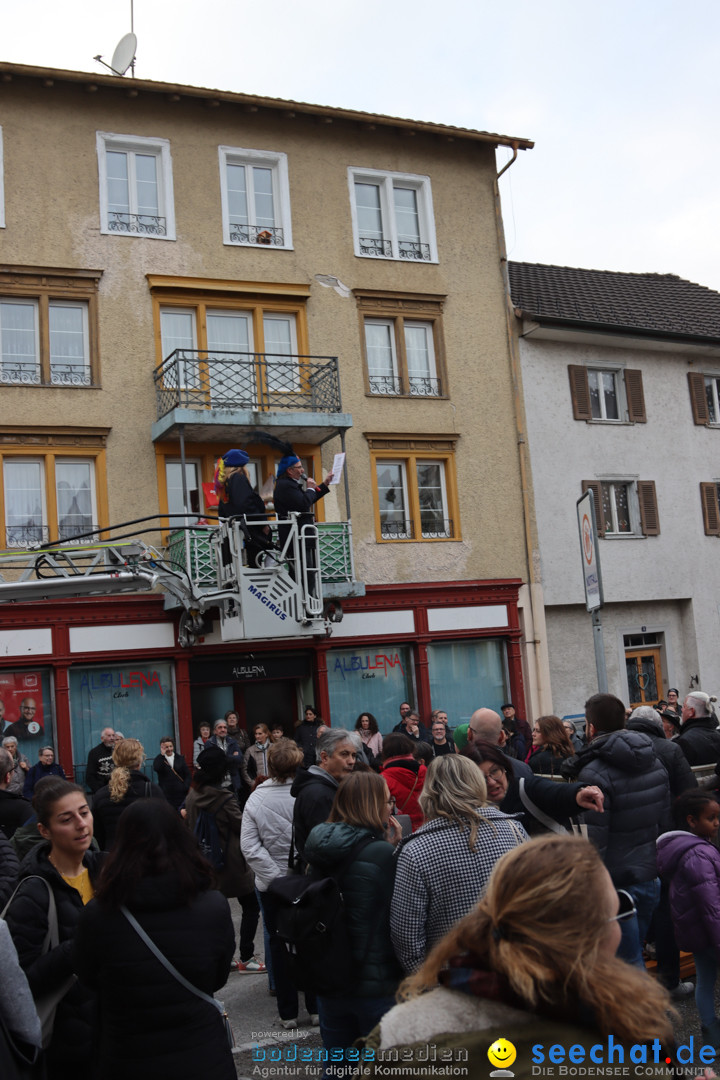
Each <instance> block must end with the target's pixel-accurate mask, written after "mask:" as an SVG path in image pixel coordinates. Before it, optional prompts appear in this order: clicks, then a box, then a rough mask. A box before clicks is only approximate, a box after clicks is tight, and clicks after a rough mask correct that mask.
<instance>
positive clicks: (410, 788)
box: [382, 754, 427, 832]
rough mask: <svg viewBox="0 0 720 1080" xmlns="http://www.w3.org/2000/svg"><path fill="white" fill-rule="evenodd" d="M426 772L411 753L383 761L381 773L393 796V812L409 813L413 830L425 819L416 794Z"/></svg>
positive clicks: (419, 789) (423, 766)
mask: <svg viewBox="0 0 720 1080" xmlns="http://www.w3.org/2000/svg"><path fill="white" fill-rule="evenodd" d="M426 773H427V768H426V766H425V765H424V764H422V763H421V762H419V761H416V760H415V758H414V757H413V756H412V755H411V754H408V755H407V756H405V755H403V757H394V758H389V759H388V760H387V761H385V762H383V767H382V775H383V776H384V777H385V781H386V782H387V786H388V787H389V788H390V794H391V795H393V796H394V798H395V813H396V814H409V815H410V820H411V821H412V827H413V832H415V830H416V829H419V828H420V826H421V825H422V823H423V821H424V820H425V819H424V817H423V812H422V810H421V809H420V806H419V804H418V795H419V794H420V792H421V791H422V787H423V784H424V783H425V774H426Z"/></svg>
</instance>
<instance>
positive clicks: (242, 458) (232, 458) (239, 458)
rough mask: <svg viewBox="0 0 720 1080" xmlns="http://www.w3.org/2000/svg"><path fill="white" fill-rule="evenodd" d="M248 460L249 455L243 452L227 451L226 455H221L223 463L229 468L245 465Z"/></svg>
mask: <svg viewBox="0 0 720 1080" xmlns="http://www.w3.org/2000/svg"><path fill="white" fill-rule="evenodd" d="M249 460H250V455H249V454H246V453H245V451H244V450H228V452H227V453H226V454H223V461H224V462H225V464H226V465H230V466H231V467H233V466H238V465H247V463H248V461H249Z"/></svg>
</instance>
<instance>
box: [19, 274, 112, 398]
mask: <svg viewBox="0 0 720 1080" xmlns="http://www.w3.org/2000/svg"><path fill="white" fill-rule="evenodd" d="M99 279H100V274H99V273H96V272H94V271H68V272H67V273H62V272H57V271H54V272H53V271H48V272H47V273H42V274H41V273H38V272H37V271H27V270H23V269H22V268H6V269H5V270H4V271H2V272H0V382H2V383H6V384H18V385H21V386H93V385H97V384H98V381H99V364H98V345H97V289H98V282H99Z"/></svg>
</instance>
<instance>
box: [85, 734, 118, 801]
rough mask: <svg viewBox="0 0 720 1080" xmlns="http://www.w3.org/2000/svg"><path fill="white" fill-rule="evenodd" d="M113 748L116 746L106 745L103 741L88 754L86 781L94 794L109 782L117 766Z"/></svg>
mask: <svg viewBox="0 0 720 1080" xmlns="http://www.w3.org/2000/svg"><path fill="white" fill-rule="evenodd" d="M113 749H114V747H112V746H106V745H105V743H102V742H101V743H100V744H99V745H98V746H93V748H92V750H91V751H90V753H89V754H88V759H87V765H86V766H85V783H86V784H87V786H88V787H89V788H90V790H91V791H92V793H93V794H95V792H96V791H99V790H100V788H101V787H103V786H104V785H105V784H107V782H108V780H109V779H110V773H111V772H112V771H113V769H114V768H115V762H114V761H113V759H112V755H113Z"/></svg>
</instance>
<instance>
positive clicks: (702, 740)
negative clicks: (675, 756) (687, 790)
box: [675, 690, 720, 765]
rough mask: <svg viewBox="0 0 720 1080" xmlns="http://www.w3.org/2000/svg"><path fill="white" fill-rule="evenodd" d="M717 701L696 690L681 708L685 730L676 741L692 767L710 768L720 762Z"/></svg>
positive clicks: (682, 729)
mask: <svg viewBox="0 0 720 1080" xmlns="http://www.w3.org/2000/svg"><path fill="white" fill-rule="evenodd" d="M715 701H717V698H716V697H710V696H709V695H708V694H703V692H702V691H701V690H694V691H693V692H692V693H691V694H688V695H687V697H686V698H685V701H684V702H683V707H682V726H681V728H680V734H679V735H678V737H677V739H676V740H675V741H676V742H677V744H678V746H679V747H680V749H681V750H682V752H683V754H684V755H685V757H686V758H687V759H688V762H689V763H690V764H691V765H710V764H715V762H716V761H718V760H720V731H718V722H717V717H716V715H715V712H714V710H713V703H714V702H715Z"/></svg>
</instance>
